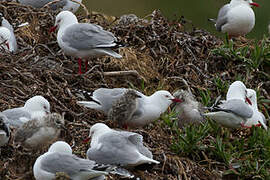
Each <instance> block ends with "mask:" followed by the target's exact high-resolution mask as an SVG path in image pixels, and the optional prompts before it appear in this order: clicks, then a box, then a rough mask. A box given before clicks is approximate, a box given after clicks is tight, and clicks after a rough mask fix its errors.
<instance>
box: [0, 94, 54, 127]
mask: <svg viewBox="0 0 270 180" xmlns="http://www.w3.org/2000/svg"><path fill="white" fill-rule="evenodd" d="M2 113H3V114H4V115H5V116H6V117H7V119H8V121H7V124H8V125H9V126H13V127H14V128H19V127H20V126H22V125H23V123H25V122H27V121H29V120H31V119H33V118H39V117H43V116H45V115H46V114H48V113H50V103H49V102H48V101H47V99H45V98H44V97H42V96H34V97H32V98H30V99H28V100H27V101H26V102H25V104H24V106H23V107H18V108H12V109H7V110H4V111H3V112H2Z"/></svg>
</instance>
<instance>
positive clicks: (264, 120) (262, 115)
mask: <svg viewBox="0 0 270 180" xmlns="http://www.w3.org/2000/svg"><path fill="white" fill-rule="evenodd" d="M258 112H259V114H260V116H261V117H262V119H263V122H264V124H266V123H267V122H266V118H265V116H264V114H263V113H262V112H260V111H258Z"/></svg>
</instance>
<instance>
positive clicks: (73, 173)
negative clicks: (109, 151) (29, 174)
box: [33, 141, 108, 180]
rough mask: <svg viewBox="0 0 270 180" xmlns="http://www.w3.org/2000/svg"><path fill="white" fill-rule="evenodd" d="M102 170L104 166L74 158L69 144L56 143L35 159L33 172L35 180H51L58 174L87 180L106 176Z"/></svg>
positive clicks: (75, 179)
mask: <svg viewBox="0 0 270 180" xmlns="http://www.w3.org/2000/svg"><path fill="white" fill-rule="evenodd" d="M104 168H106V166H99V165H97V164H96V163H95V162H94V161H91V160H88V159H82V158H79V157H77V156H75V155H74V154H72V149H71V147H70V145H69V144H67V143H66V142H63V141H57V142H55V143H54V144H52V145H51V146H50V148H49V150H48V152H46V153H45V154H43V155H41V156H39V157H38V158H37V160H36V162H35V164H34V167H33V172H34V177H35V179H36V180H53V179H55V178H56V175H58V173H64V175H66V176H68V177H69V178H70V179H73V180H89V179H92V178H96V177H101V178H102V176H103V175H107V174H108V172H106V171H103V170H104ZM102 179H104V178H102Z"/></svg>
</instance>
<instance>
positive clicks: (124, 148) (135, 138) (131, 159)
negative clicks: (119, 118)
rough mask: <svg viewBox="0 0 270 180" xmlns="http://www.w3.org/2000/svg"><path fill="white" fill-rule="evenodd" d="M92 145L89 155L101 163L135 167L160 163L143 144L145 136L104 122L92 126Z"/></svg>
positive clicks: (90, 135) (89, 157)
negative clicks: (109, 125)
mask: <svg viewBox="0 0 270 180" xmlns="http://www.w3.org/2000/svg"><path fill="white" fill-rule="evenodd" d="M90 138H91V144H90V145H91V147H90V148H89V149H88V151H87V157H88V159H90V160H94V161H96V162H97V163H99V164H111V165H119V166H124V167H134V166H138V165H141V164H150V163H154V164H159V162H158V161H156V160H154V159H153V155H152V153H151V151H149V150H148V148H147V147H145V146H144V145H143V137H142V136H141V135H139V134H137V133H133V132H128V131H116V130H113V129H111V128H109V127H108V126H107V125H105V124H103V123H96V124H95V125H93V126H92V127H91V128H90V133H89V139H90Z"/></svg>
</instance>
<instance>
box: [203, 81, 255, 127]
mask: <svg viewBox="0 0 270 180" xmlns="http://www.w3.org/2000/svg"><path fill="white" fill-rule="evenodd" d="M249 103H250V100H248V101H247V89H246V86H245V85H244V84H243V83H242V82H241V81H235V82H233V83H232V84H231V85H230V87H229V89H228V92H227V95H226V100H225V101H222V102H221V104H219V105H217V106H216V107H214V108H213V109H214V111H215V112H209V113H205V114H204V116H208V117H210V118H212V119H213V120H215V121H216V122H217V123H219V124H221V125H223V126H225V127H230V128H239V127H241V126H242V127H243V126H244V124H245V122H246V121H247V120H248V118H251V117H252V115H253V110H252V108H251V106H250V105H249Z"/></svg>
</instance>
